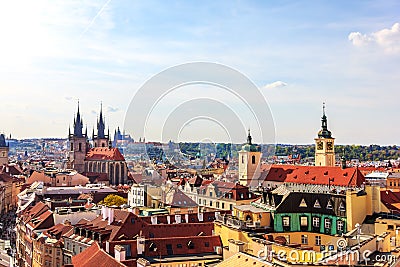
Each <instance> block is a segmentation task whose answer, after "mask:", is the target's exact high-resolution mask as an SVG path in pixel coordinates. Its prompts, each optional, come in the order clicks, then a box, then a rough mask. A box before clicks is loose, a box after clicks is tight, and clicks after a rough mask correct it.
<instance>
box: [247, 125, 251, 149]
mask: <svg viewBox="0 0 400 267" xmlns="http://www.w3.org/2000/svg"><path fill="white" fill-rule="evenodd" d="M251 139H252V138H251V135H250V128H249V130H248V135H247V144H249V145H251Z"/></svg>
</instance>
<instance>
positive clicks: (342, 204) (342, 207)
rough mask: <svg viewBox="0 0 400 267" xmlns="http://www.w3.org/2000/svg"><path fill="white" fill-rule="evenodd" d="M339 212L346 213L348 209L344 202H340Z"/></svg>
mask: <svg viewBox="0 0 400 267" xmlns="http://www.w3.org/2000/svg"><path fill="white" fill-rule="evenodd" d="M339 210H340V211H346V207H345V206H344V203H343V202H340V206H339Z"/></svg>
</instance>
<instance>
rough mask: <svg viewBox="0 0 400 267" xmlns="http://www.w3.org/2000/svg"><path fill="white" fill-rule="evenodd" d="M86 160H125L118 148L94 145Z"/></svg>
mask: <svg viewBox="0 0 400 267" xmlns="http://www.w3.org/2000/svg"><path fill="white" fill-rule="evenodd" d="M85 160H114V161H125V158H124V156H123V155H122V154H121V152H120V151H119V149H118V148H108V147H94V148H91V149H90V150H89V152H88V153H87V154H86V157H85Z"/></svg>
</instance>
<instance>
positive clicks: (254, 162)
mask: <svg viewBox="0 0 400 267" xmlns="http://www.w3.org/2000/svg"><path fill="white" fill-rule="evenodd" d="M251 164H256V156H251Z"/></svg>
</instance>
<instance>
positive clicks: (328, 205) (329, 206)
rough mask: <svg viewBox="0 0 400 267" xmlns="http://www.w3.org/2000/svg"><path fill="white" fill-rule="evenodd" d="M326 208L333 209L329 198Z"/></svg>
mask: <svg viewBox="0 0 400 267" xmlns="http://www.w3.org/2000/svg"><path fill="white" fill-rule="evenodd" d="M326 208H327V209H329V210H332V209H333V206H332V202H331V200H328V204H327V205H326Z"/></svg>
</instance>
